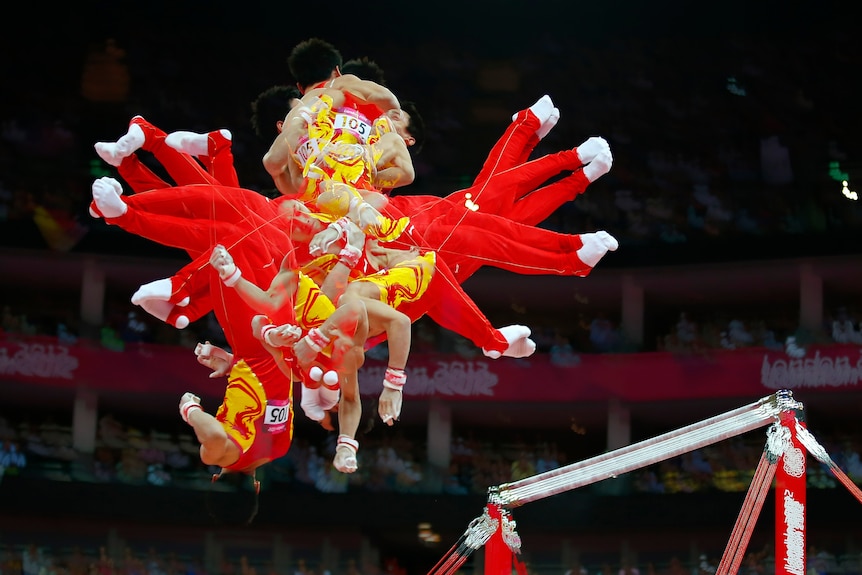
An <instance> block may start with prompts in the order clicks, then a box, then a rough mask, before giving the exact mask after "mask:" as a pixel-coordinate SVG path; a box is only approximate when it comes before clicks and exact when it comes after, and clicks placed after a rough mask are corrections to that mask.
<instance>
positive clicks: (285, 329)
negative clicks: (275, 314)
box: [264, 323, 302, 347]
mask: <svg viewBox="0 0 862 575" xmlns="http://www.w3.org/2000/svg"><path fill="white" fill-rule="evenodd" d="M264 337H265V338H266V343H268V344H269V345H271V346H273V347H290V346H292V345H293V344H295V343H296V342H297V341H299V338H301V337H302V329H300V328H299V327H298V326H295V325H291V324H289V323H286V324H284V325H281V326H278V327H274V328H272V329H269V330H267V332H266V335H265V336H264Z"/></svg>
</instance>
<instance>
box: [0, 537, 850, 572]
mask: <svg viewBox="0 0 862 575" xmlns="http://www.w3.org/2000/svg"><path fill="white" fill-rule="evenodd" d="M743 552H744V556H743V557H744V558H743V560H742V564H741V566H740V569H739V571H738V573H739V575H773V574H774V573H775V557H774V554H773V552H772V544H771V543H767V544H765V545H763V546H762V547H757V548H752V549H747V550H743ZM354 553H355V550H352V549H346V550H341V554H342V555H344V556H346V558H345V559H344V560H342V561H339V562H338V564H336V565H328V564H327V562H326V561H324V560H323V559H321V558H320V556H319V554H318V553H315V552H313V551H310V552H307V553H303V554H302V556H300V557H298V558H296V559H295V560H293V561H291V562H290V565H289V566H288V567H282V568H277V567H276V566H275V565H274V564H273V562H272V560H271V559H267V558H265V557H255V556H250V555H247V554H244V553H242V552H238V553H228V554H226V556H225V557H224V558H223V560H222V561H221V563H220V564H219V565H217V566H215V567H214V568H207V566H206V565H205V561H204V559H203V552H202V550H197V551H195V550H189V551H186V552H182V553H178V552H175V551H169V550H167V549H162V548H160V547H158V546H153V545H137V546H132V545H127V546H124V547H123V548H122V549H119V550H117V551H114V552H112V550H111V549H109V548H108V546H107V545H105V544H102V545H93V546H91V547H88V546H80V545H74V546H63V547H60V546H51V545H48V544H44V543H38V544H37V543H33V542H30V543H19V544H7V543H4V542H2V541H0V575H406V572H405V570H404V568H403V567H401V564H400V563H399V559H398V558H397V557H394V556H392V557H386V558H385V559H383V560H382V561H374V560H370V559H367V560H365V561H360V560H358V559H357V558H355V557H353V556H351V555H353V554H354ZM355 554H356V555H358V553H355ZM689 554H690V553H689V552H688V550H682V549H680V550H679V551H677V552H673V551H671V552H647V553H644V555H646V556H648V557H649V558H648V559H647V558H645V559H641V560H637V559H634V558H632V557H631V556H627V555H626V554H622V555H620V554H619V553H613V552H605V553H589V558H586V557H585V558H584V559H583V560H578V561H574V562H569V563H566V562H561V561H560V559H559V556H558V557H557V558H555V559H551V558H547V557H539V556H535V557H533V556H531V555H529V554H528V553H525V554H524V556H523V557H522V560H524V566H525V568H526V573H527V575H641V574H643V575H714V574H715V572H716V570H717V567H718V564H719V561H720V559H721V550H715V551H711V552H710V553H701V554H699V555H695V556H694V557H692V558H691V559H685V558H687V557H688V556H689ZM306 555H307V557H306ZM806 559H807V566H806V574H805V575H859V574H860V573H862V554H860V553H859V551H858V549H856V550H854V549H853V546H852V544H851V545H841V544H832V545H829V546H825V547H824V546H818V545H810V546H809V549H808V555H807V558H806ZM471 572H473V571H472V570H471V568H470V566H469V565H468V566H464V567H462V568H461V569H459V570H458V571H456V573H457V574H458V575H466V574H467V573H471Z"/></svg>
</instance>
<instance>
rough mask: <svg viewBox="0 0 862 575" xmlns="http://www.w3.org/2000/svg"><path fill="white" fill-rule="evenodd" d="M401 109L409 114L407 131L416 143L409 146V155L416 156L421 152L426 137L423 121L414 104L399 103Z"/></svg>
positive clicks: (407, 102)
mask: <svg viewBox="0 0 862 575" xmlns="http://www.w3.org/2000/svg"><path fill="white" fill-rule="evenodd" d="M401 109H402V110H404V111H405V112H407V113H408V114H410V122H409V123H408V124H407V130H408V131H409V132H410V135H411V136H413V139H414V140H416V143H414V144H413V145H412V146H410V153H412V154H418V153H419V152H421V151H422V146H423V145H424V144H425V138H426V137H427V133H426V128H425V120H423V119H422V116H421V115H420V114H419V109H418V108H417V107H416V104H415V103H414V102H410V101H406V102H401Z"/></svg>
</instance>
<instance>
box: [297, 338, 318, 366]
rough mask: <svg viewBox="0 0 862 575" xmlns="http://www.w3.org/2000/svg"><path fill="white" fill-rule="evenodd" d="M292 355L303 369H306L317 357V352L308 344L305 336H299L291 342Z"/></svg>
mask: <svg viewBox="0 0 862 575" xmlns="http://www.w3.org/2000/svg"><path fill="white" fill-rule="evenodd" d="M293 356H294V357H295V358H296V361H297V362H298V363H299V366H300V367H301V368H302V369H303V370H306V371H307V370H308V368H309V367H311V364H312V363H314V360H315V359H317V352H316V351H315V350H314V348H313V347H311V346H310V345H308V342H307V341H306V338H304V337H303V338H300V339H299V340H298V341H297V342H296V343H295V344H293Z"/></svg>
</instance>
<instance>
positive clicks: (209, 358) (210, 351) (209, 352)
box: [195, 342, 233, 379]
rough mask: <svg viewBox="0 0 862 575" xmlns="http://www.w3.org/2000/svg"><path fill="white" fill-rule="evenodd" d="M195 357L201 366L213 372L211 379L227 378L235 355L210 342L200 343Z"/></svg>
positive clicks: (196, 348) (196, 347)
mask: <svg viewBox="0 0 862 575" xmlns="http://www.w3.org/2000/svg"><path fill="white" fill-rule="evenodd" d="M195 356H196V357H197V360H198V363H199V364H201V365H204V366H206V367H208V368H210V369H211V370H213V371H212V373H211V374H210V379H215V378H217V377H224V376H226V375H227V374H228V373H229V372H230V368H231V365H233V355H231V354H229V353H228V352H226V351H225V350H223V349H222V348H220V347H219V346H217V345H213V344H211V343H210V342H206V343H198V344H197V345H196V346H195Z"/></svg>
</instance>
